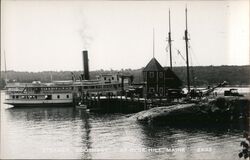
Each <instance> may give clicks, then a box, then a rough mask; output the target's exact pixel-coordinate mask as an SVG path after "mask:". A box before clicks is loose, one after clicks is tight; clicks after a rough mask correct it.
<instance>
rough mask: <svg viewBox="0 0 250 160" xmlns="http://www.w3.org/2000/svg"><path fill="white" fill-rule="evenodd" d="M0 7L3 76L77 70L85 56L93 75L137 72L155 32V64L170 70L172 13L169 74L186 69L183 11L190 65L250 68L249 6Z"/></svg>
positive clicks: (10, 2) (5, 0)
mask: <svg viewBox="0 0 250 160" xmlns="http://www.w3.org/2000/svg"><path fill="white" fill-rule="evenodd" d="M1 3H2V4H1V70H5V65H4V59H6V68H7V70H15V71H34V72H39V71H66V70H67V71H75V70H82V69H83V67H82V66H83V64H82V50H88V53H89V63H90V70H92V71H93V70H100V69H104V70H110V69H113V70H120V69H127V68H131V69H139V68H142V67H144V66H146V64H147V63H148V62H149V61H150V59H151V58H152V57H153V29H154V31H155V36H154V38H155V43H154V48H155V58H156V59H157V60H158V61H159V62H160V63H161V65H162V66H169V61H170V60H169V49H168V44H167V41H166V39H167V34H168V29H169V28H168V25H169V19H168V13H169V10H170V11H171V30H172V32H171V34H172V39H173V41H172V51H173V52H172V54H173V66H184V65H186V64H185V59H183V58H182V57H185V56H186V55H185V54H186V53H185V41H184V40H183V37H184V30H185V7H187V9H188V33H189V38H190V41H189V43H190V47H189V53H190V58H189V59H190V60H189V61H190V65H192V66H206V65H215V66H217V65H248V64H249V62H250V58H249V1H248V0H239V1H233V0H232V1H229V0H225V1H191V0H190V1H83V0H75V1H70V0H54V1H48V0H40V1H39V0H18V1H16V0H2V1H1ZM178 50H179V51H180V52H178ZM179 53H180V54H179ZM4 55H5V56H6V58H4Z"/></svg>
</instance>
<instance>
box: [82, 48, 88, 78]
mask: <svg viewBox="0 0 250 160" xmlns="http://www.w3.org/2000/svg"><path fill="white" fill-rule="evenodd" d="M82 56H83V70H84V79H85V80H89V59H88V51H86V50H85V51H83V52H82Z"/></svg>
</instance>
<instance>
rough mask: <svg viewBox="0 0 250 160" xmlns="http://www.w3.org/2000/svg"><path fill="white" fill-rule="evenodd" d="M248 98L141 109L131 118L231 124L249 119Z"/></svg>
mask: <svg viewBox="0 0 250 160" xmlns="http://www.w3.org/2000/svg"><path fill="white" fill-rule="evenodd" d="M249 110H250V100H249V99H247V98H244V97H227V98H225V97H220V98H216V99H213V100H209V101H207V102H197V103H186V104H176V105H172V106H163V107H155V108H151V109H149V110H145V111H141V112H139V113H137V114H135V115H133V116H132V117H131V118H133V119H136V120H137V121H139V122H143V123H167V124H218V123H227V124H229V123H230V124H231V123H232V124H233V123H238V122H241V123H243V124H245V123H244V122H246V121H249Z"/></svg>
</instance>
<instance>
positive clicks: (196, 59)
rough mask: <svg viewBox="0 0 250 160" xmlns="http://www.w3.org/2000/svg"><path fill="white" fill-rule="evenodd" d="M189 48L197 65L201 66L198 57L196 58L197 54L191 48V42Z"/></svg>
mask: <svg viewBox="0 0 250 160" xmlns="http://www.w3.org/2000/svg"><path fill="white" fill-rule="evenodd" d="M189 46H190V50H191V52H192V56H193V57H194V60H195V61H196V63H197V65H198V66H200V63H199V61H198V58H197V56H196V54H195V52H194V49H193V47H192V46H191V44H190V42H189Z"/></svg>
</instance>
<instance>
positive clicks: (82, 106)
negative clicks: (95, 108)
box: [75, 104, 87, 109]
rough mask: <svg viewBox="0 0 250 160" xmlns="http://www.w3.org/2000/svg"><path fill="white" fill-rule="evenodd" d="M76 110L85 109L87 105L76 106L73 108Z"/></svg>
mask: <svg viewBox="0 0 250 160" xmlns="http://www.w3.org/2000/svg"><path fill="white" fill-rule="evenodd" d="M75 107H76V108H78V109H87V105H86V104H78V105H76V106H75Z"/></svg>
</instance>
